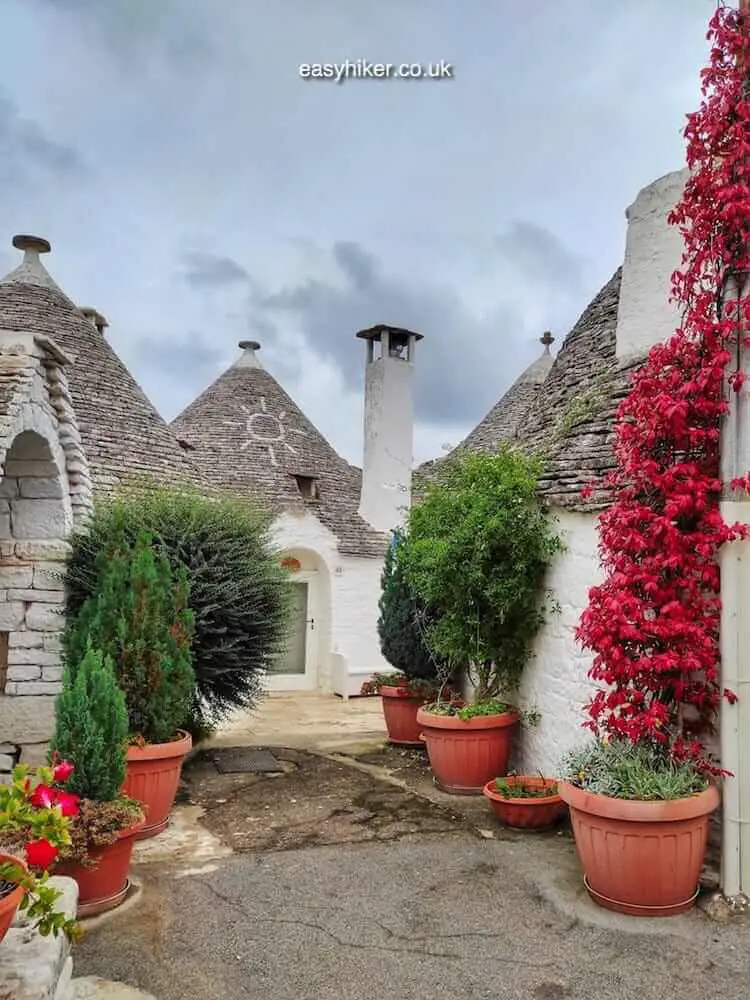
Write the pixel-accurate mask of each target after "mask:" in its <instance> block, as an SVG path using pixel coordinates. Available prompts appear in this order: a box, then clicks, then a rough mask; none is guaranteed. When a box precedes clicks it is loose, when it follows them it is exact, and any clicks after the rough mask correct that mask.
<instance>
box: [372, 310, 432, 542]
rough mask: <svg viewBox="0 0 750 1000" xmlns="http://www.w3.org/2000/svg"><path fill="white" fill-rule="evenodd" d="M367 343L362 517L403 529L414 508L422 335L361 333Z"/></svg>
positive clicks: (394, 330)
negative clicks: (414, 450)
mask: <svg viewBox="0 0 750 1000" xmlns="http://www.w3.org/2000/svg"><path fill="white" fill-rule="evenodd" d="M357 337H359V339H360V340H365V341H367V356H366V358H367V360H366V365H365V435H364V437H365V440H364V459H363V463H362V494H361V497H360V502H359V513H360V514H361V515H362V517H363V518H364V519H365V521H367V522H368V523H369V524H371V525H372V526H373V528H376V529H377V530H378V531H390V530H392V529H393V528H396V527H399V526H400V525H401V524H403V521H404V517H405V514H406V511H407V510H408V509H409V506H410V505H411V470H412V461H413V456H412V448H413V439H414V354H415V345H416V343H417V341H418V340H422V339H423V338H422V334H421V333H412V332H411V330H402V329H399V328H398V327H395V326H382V325H381V326H374V327H372V328H371V329H369V330H360V332H359V333H358V334H357Z"/></svg>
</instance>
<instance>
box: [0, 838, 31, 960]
mask: <svg viewBox="0 0 750 1000" xmlns="http://www.w3.org/2000/svg"><path fill="white" fill-rule="evenodd" d="M0 864H14V865H18V866H19V868H23V870H24V871H26V870H27V868H26V865H25V864H24V863H23V861H21V859H20V858H16V857H14V856H13V855H12V854H1V853H0ZM23 894H24V889H23V888H22V887H21V886H18V885H17V886H16V887H15V888H14V889H11V890H10V892H8V893H6V894H5V895H4V896H0V941H2V940H3V938H4V937H5V935H6V934H7V933H8V931H9V930H10V925H11V924H12V923H13V918H14V917H15V915H16V911H17V910H18V907H19V906H20V905H21V900H22V899H23Z"/></svg>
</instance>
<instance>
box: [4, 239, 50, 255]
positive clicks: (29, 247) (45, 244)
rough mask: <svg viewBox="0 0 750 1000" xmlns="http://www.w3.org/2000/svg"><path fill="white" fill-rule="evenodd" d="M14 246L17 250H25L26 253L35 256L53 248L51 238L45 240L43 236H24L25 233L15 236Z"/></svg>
mask: <svg viewBox="0 0 750 1000" xmlns="http://www.w3.org/2000/svg"><path fill="white" fill-rule="evenodd" d="M13 246H14V247H15V248H16V250H23V251H24V253H26V254H33V255H34V256H36V255H37V254H40V253H49V252H50V250H51V249H52V247H51V246H50V244H49V240H45V239H44V237H43V236H24V235H23V234H20V235H19V236H14V237H13Z"/></svg>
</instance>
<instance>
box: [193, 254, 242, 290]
mask: <svg viewBox="0 0 750 1000" xmlns="http://www.w3.org/2000/svg"><path fill="white" fill-rule="evenodd" d="M181 277H182V278H183V280H184V281H185V282H186V283H187V284H188V285H190V286H192V287H193V288H222V287H225V286H227V285H236V284H238V283H242V282H245V281H248V280H249V275H248V273H247V271H246V270H245V269H244V267H242V266H241V265H240V264H238V263H237V261H236V260H233V259H232V258H231V257H224V256H221V255H219V254H212V253H203V252H200V251H196V252H187V253H185V254H184V255H183V269H182V272H181Z"/></svg>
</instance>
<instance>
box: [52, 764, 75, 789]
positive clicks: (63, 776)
mask: <svg viewBox="0 0 750 1000" xmlns="http://www.w3.org/2000/svg"><path fill="white" fill-rule="evenodd" d="M73 771H75V767H74V766H73V765H72V764H71V763H70V761H69V760H61V761H60V763H59V764H56V765H55V769H54V771H53V772H52V774H53V777H54V779H55V781H56V782H57V783H58V784H60V785H64V784H65V782H66V781H67V780H68V778H70V776H71V774H72V773H73Z"/></svg>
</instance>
